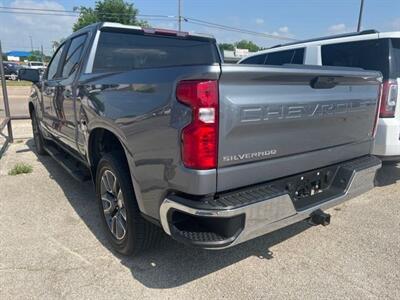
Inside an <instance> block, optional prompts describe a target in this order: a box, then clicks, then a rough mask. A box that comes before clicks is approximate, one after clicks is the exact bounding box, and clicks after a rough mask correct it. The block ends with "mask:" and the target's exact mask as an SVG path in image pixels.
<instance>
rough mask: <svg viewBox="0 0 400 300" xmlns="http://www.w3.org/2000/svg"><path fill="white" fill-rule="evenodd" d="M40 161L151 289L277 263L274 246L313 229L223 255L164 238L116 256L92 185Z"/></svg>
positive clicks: (301, 227)
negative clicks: (246, 263)
mask: <svg viewBox="0 0 400 300" xmlns="http://www.w3.org/2000/svg"><path fill="white" fill-rule="evenodd" d="M27 145H28V146H29V148H30V149H31V150H32V151H33V152H35V153H36V149H35V147H34V143H33V140H29V141H28V142H27ZM38 160H39V161H40V162H41V163H42V164H43V166H44V167H45V168H46V169H47V171H48V173H49V175H50V177H51V178H52V179H53V180H55V181H56V182H57V184H58V185H59V186H60V188H61V189H62V190H63V192H64V194H65V197H66V198H67V199H68V201H69V203H70V205H71V206H72V207H73V209H74V210H75V212H76V213H77V214H78V215H79V217H80V218H81V219H82V220H83V221H84V223H85V225H86V226H87V227H88V228H89V229H90V231H91V232H92V233H93V234H94V236H95V237H96V238H97V239H98V240H99V242H100V243H101V244H102V245H103V246H104V247H105V248H107V249H108V250H110V252H112V253H113V254H114V255H115V256H116V257H117V258H118V259H119V260H120V262H121V264H122V265H124V266H126V267H127V268H129V270H130V271H131V273H132V276H133V278H134V279H136V280H138V281H139V282H140V283H142V284H143V285H144V286H146V287H148V288H155V289H168V288H173V287H177V286H181V285H183V284H186V283H188V282H191V281H193V280H196V279H198V278H201V277H203V276H206V275H208V274H211V273H213V272H216V271H218V270H221V269H223V268H226V267H228V266H230V265H232V264H235V263H237V262H239V261H242V260H244V259H246V258H248V257H254V256H256V257H257V258H258V259H273V258H274V254H273V253H272V252H271V251H270V250H269V249H270V248H271V247H272V246H274V245H276V244H279V243H281V242H283V241H285V240H287V239H289V238H291V237H293V236H295V235H297V234H299V233H301V232H303V231H305V230H307V229H308V228H310V227H311V225H309V224H308V223H306V222H299V223H296V224H293V225H292V226H289V227H287V228H284V229H282V230H279V231H276V232H273V233H271V234H268V235H265V236H262V237H259V238H257V239H254V240H251V241H249V242H246V243H243V244H240V245H238V246H236V247H233V248H230V249H226V250H221V251H207V250H202V249H196V248H190V247H187V246H184V245H182V244H179V243H177V242H175V241H174V240H172V239H171V238H169V237H168V236H167V235H165V234H163V235H162V239H161V243H160V245H159V247H157V248H155V249H151V250H148V251H147V252H145V253H143V254H141V255H140V256H139V257H134V258H132V257H123V256H120V255H118V254H117V253H115V252H114V251H113V250H112V249H111V247H110V245H109V243H108V242H107V239H106V236H105V234H104V232H103V230H102V224H101V222H100V217H99V214H98V207H97V200H96V198H95V193H94V188H93V186H92V183H91V182H85V183H80V182H78V181H75V180H74V179H73V178H72V177H70V175H69V174H68V173H67V172H66V171H65V170H64V169H63V168H62V167H60V166H59V165H58V164H57V162H55V161H54V160H53V159H52V158H51V157H49V156H38Z"/></svg>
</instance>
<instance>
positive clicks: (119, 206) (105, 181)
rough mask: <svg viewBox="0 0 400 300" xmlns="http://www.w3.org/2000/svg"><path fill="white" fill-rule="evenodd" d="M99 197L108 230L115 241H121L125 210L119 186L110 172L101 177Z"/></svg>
mask: <svg viewBox="0 0 400 300" xmlns="http://www.w3.org/2000/svg"><path fill="white" fill-rule="evenodd" d="M100 195H101V202H102V204H103V213H104V217H105V220H106V223H107V225H108V228H109V230H110V231H111V233H112V235H113V236H114V237H115V238H116V239H117V240H122V239H123V238H124V237H125V236H126V228H127V216H126V208H125V202H124V196H123V194H122V190H121V186H120V184H119V182H118V179H117V177H116V176H115V174H114V173H113V172H112V171H111V170H105V171H104V173H103V175H102V176H101V185H100Z"/></svg>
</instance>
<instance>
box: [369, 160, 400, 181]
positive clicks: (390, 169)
mask: <svg viewBox="0 0 400 300" xmlns="http://www.w3.org/2000/svg"><path fill="white" fill-rule="evenodd" d="M399 180H400V164H399V163H393V162H384V163H383V164H382V168H381V169H379V170H378V172H377V173H376V177H375V186H387V185H391V184H395V183H396V182H397V181H399Z"/></svg>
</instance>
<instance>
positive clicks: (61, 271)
mask: <svg viewBox="0 0 400 300" xmlns="http://www.w3.org/2000/svg"><path fill="white" fill-rule="evenodd" d="M14 124H15V131H16V136H17V138H19V139H17V141H16V143H14V144H12V145H11V146H10V147H9V149H8V150H7V152H6V154H5V156H3V158H2V159H1V160H0V212H1V213H0V298H1V299H15V298H17V299H28V298H39V297H40V298H48V299H54V298H81V299H85V298H92V299H93V298H98V299H104V298H120V299H125V298H131V299H132V298H156V297H157V298H161V297H162V298H174V299H187V298H196V299H197V298H233V299H243V298H274V299H283V298H285V299H287V298H293V299H294V298H311V299H317V298H318V299H321V298H331V299H332V298H333V299H344V298H346V299H365V298H375V299H377V298H387V299H399V298H400V285H399V282H400V259H399V257H400V199H399V198H400V197H399V195H400V182H399V180H400V168H399V167H398V166H396V165H386V166H384V168H383V169H382V170H381V171H380V172H379V174H378V177H377V185H378V186H377V187H376V188H375V189H374V190H373V191H370V192H369V193H367V194H364V195H362V196H360V197H358V198H355V199H353V200H352V201H350V202H347V203H345V204H343V205H341V206H339V207H336V208H334V209H331V210H329V213H331V214H332V222H331V225H329V226H327V227H321V226H314V227H311V226H310V225H308V224H307V223H304V222H302V223H298V224H295V225H293V226H291V227H289V228H286V229H283V230H280V231H277V232H274V233H272V234H269V235H266V236H263V237H260V238H258V239H255V240H253V241H250V242H247V243H245V244H242V245H239V246H237V247H234V248H231V249H228V250H224V251H219V252H212V251H204V250H198V249H192V248H188V247H186V246H183V245H181V244H178V243H176V242H174V241H172V240H170V239H169V238H167V237H165V238H164V240H163V242H162V244H161V245H160V247H159V248H157V249H153V250H150V251H148V252H147V253H144V254H143V255H142V256H140V257H136V258H126V257H120V256H118V255H116V254H114V253H113V252H112V250H111V249H110V247H109V245H108V244H107V242H106V240H105V236H104V234H103V232H102V230H101V227H100V222H99V217H98V212H97V206H96V201H95V198H94V192H93V188H92V186H91V184H90V183H85V184H82V183H79V182H76V181H74V180H73V179H72V178H71V177H69V175H68V174H67V173H66V172H65V171H64V170H63V169H62V168H61V167H59V166H58V165H57V163H56V162H54V161H53V160H52V159H51V158H50V157H38V156H37V155H36V154H35V149H34V146H33V140H32V139H31V131H30V125H29V122H27V121H19V122H14ZM17 162H25V163H29V164H31V165H32V166H33V172H32V173H31V174H26V175H18V176H9V175H7V173H8V171H9V170H10V169H11V168H12V167H13V166H14V165H15V163H17Z"/></svg>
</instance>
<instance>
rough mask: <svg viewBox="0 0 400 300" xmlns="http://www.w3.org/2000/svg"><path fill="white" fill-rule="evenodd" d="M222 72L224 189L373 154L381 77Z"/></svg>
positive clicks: (276, 70)
mask: <svg viewBox="0 0 400 300" xmlns="http://www.w3.org/2000/svg"><path fill="white" fill-rule="evenodd" d="M221 69H222V72H221V77H220V81H219V88H220V91H219V92H220V125H219V126H220V129H219V150H218V175H217V177H218V182H217V190H219V191H221V190H226V189H230V188H234V187H239V186H244V185H249V184H255V183H258V182H263V181H267V180H270V179H273V178H279V177H283V176H288V175H291V174H295V173H298V172H304V171H307V170H311V169H313V168H317V167H321V166H326V165H329V164H333V163H336V162H339V161H343V160H346V159H352V158H354V157H358V156H362V155H366V154H368V153H370V151H371V145H372V140H373V127H374V123H375V117H376V111H377V105H378V96H379V87H380V82H381V78H380V74H379V73H377V72H370V71H363V70H358V69H348V68H327V67H307V66H301V67H300V66H283V67H266V66H248V65H222V66H221Z"/></svg>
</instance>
